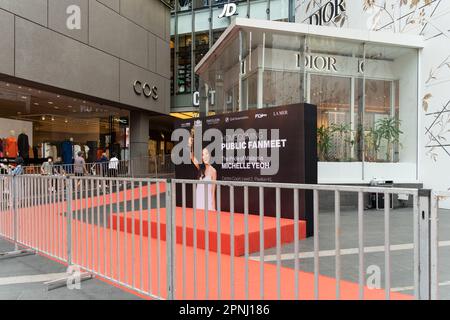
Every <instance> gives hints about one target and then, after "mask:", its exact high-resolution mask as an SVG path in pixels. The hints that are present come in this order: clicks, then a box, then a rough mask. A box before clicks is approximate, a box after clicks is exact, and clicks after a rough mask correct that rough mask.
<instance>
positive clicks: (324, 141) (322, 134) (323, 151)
mask: <svg viewBox="0 0 450 320" xmlns="http://www.w3.org/2000/svg"><path fill="white" fill-rule="evenodd" d="M331 135H332V129H331V127H326V126H324V125H322V126H321V127H320V128H318V129H317V147H318V149H319V161H328V160H329V152H330V149H331V147H332V143H331Z"/></svg>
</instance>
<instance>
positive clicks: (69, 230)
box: [66, 178, 73, 266]
mask: <svg viewBox="0 0 450 320" xmlns="http://www.w3.org/2000/svg"><path fill="white" fill-rule="evenodd" d="M66 202H67V212H66V219H67V265H68V266H70V265H72V218H73V217H72V214H73V212H72V179H70V178H67V179H66Z"/></svg>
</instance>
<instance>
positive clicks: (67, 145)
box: [62, 138, 74, 164]
mask: <svg viewBox="0 0 450 320" xmlns="http://www.w3.org/2000/svg"><path fill="white" fill-rule="evenodd" d="M73 154H74V153H73V138H70V139H69V140H66V141H64V142H63V143H62V156H63V162H64V164H72V162H73Z"/></svg>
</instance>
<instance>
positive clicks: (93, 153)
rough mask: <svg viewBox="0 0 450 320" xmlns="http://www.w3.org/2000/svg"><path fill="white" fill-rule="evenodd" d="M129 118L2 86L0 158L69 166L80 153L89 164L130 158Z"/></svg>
mask: <svg viewBox="0 0 450 320" xmlns="http://www.w3.org/2000/svg"><path fill="white" fill-rule="evenodd" d="M128 118H129V111H127V110H123V109H117V108H113V107H110V106H105V105H101V104H98V103H94V102H90V101H87V100H82V99H76V98H72V97H68V96H63V95H60V94H55V93H51V92H46V91H42V90H39V89H34V88H28V87H24V86H21V85H16V84H12V83H7V82H0V158H2V159H3V160H2V162H4V163H8V162H13V161H14V160H15V159H16V158H17V157H18V156H20V157H22V158H23V159H24V160H25V162H26V163H27V164H29V165H32V164H37V165H38V164H40V163H42V162H43V161H44V160H45V159H46V158H48V157H52V158H54V159H55V161H56V160H58V159H59V160H60V161H61V162H62V163H64V164H72V163H73V159H74V157H75V155H76V154H77V153H78V152H79V151H81V152H83V155H84V157H85V159H86V162H88V163H89V162H96V161H97V160H98V159H100V157H101V155H102V154H103V153H107V155H108V157H109V156H110V154H111V153H112V152H115V153H116V154H117V155H118V156H119V157H121V158H122V159H128V158H129V154H130V153H129V150H128V149H129V142H128V143H127V136H129V125H128V123H129V121H125V122H124V121H123V120H124V119H128ZM124 123H125V125H124ZM128 139H129V138H128ZM127 150H128V151H127Z"/></svg>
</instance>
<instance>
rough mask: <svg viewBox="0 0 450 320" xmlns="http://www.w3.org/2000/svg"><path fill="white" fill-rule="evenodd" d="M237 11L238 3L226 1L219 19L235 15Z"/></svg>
mask: <svg viewBox="0 0 450 320" xmlns="http://www.w3.org/2000/svg"><path fill="white" fill-rule="evenodd" d="M236 13H237V5H236V3H225V5H224V6H223V10H222V13H221V14H220V15H219V19H221V18H224V17H226V18H229V17H232V16H234V15H235V14H236Z"/></svg>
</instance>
